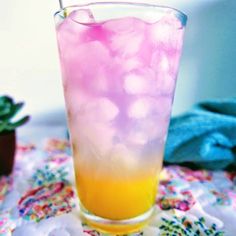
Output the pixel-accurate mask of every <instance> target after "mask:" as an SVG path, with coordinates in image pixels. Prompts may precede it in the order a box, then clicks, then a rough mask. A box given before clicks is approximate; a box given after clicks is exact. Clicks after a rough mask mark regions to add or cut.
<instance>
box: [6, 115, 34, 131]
mask: <svg viewBox="0 0 236 236" xmlns="http://www.w3.org/2000/svg"><path fill="white" fill-rule="evenodd" d="M29 119H30V116H25V117H23V118H22V119H20V120H18V121H16V122H14V123H10V124H8V126H7V129H8V130H14V129H16V128H17V127H19V126H22V125H23V124H25V123H26V122H27V121H28V120H29Z"/></svg>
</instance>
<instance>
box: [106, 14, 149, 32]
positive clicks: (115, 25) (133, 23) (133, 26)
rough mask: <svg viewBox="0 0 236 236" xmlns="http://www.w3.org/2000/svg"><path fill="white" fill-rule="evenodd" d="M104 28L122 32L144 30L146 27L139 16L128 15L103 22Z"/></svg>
mask: <svg viewBox="0 0 236 236" xmlns="http://www.w3.org/2000/svg"><path fill="white" fill-rule="evenodd" d="M103 28H104V29H105V30H108V31H111V32H114V33H119V34H122V33H127V32H133V31H137V30H143V29H144V28H145V24H144V23H143V22H142V21H141V20H139V19H138V18H134V17H126V18H120V19H114V20H110V21H107V22H105V23H104V24H103Z"/></svg>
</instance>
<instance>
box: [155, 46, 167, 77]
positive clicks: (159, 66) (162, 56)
mask: <svg viewBox="0 0 236 236" xmlns="http://www.w3.org/2000/svg"><path fill="white" fill-rule="evenodd" d="M169 60H170V58H169V57H168V55H167V54H166V53H165V52H163V51H160V50H157V51H156V52H154V53H153V55H152V59H151V67H152V68H153V69H154V70H155V71H156V72H157V73H160V72H161V73H162V72H169V70H170V62H169Z"/></svg>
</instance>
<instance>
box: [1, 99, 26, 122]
mask: <svg viewBox="0 0 236 236" xmlns="http://www.w3.org/2000/svg"><path fill="white" fill-rule="evenodd" d="M23 106H24V103H22V102H21V103H16V104H15V105H14V104H13V105H12V106H11V108H10V111H9V112H8V113H7V114H5V115H3V116H2V117H1V119H2V120H10V119H11V118H13V117H14V116H15V115H16V114H17V113H18V112H19V111H20V110H21V109H22V107H23Z"/></svg>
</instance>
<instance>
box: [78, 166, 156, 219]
mask: <svg viewBox="0 0 236 236" xmlns="http://www.w3.org/2000/svg"><path fill="white" fill-rule="evenodd" d="M75 172H76V183H77V190H78V194H79V198H80V201H81V203H82V205H83V206H84V207H85V208H86V209H87V210H88V211H89V212H90V213H92V214H94V215H97V216H99V217H102V218H106V219H111V220H124V219H130V218H134V217H137V216H139V215H142V214H144V213H145V212H147V211H148V210H150V209H151V208H152V207H153V205H154V203H155V196H156V191H157V176H158V175H157V174H156V175H155V176H153V175H150V176H147V175H145V176H137V175H135V176H130V177H126V178H122V177H119V178H118V177H114V176H112V175H107V176H106V175H105V176H104V175H102V176H99V175H98V176H96V175H93V174H91V172H90V173H89V172H87V171H86V173H85V172H82V171H80V170H79V168H76V167H75ZM158 174H159V173H158ZM121 176H122V173H121Z"/></svg>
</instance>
